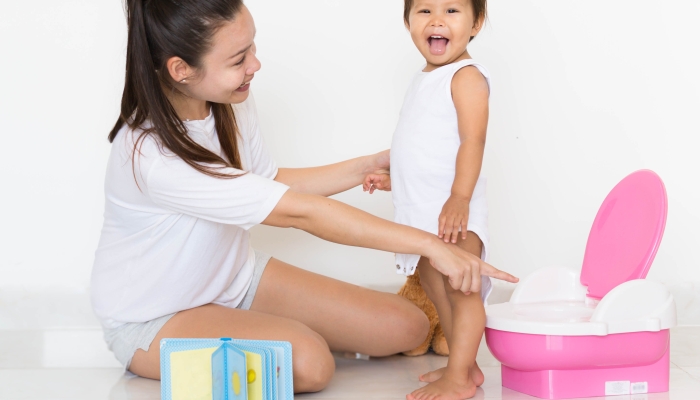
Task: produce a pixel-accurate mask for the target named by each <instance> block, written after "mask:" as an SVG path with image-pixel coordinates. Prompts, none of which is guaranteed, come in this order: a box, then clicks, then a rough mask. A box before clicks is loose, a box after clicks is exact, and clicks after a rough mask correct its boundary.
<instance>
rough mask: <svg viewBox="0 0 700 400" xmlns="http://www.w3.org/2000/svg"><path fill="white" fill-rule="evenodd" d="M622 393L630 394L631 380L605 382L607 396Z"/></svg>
mask: <svg viewBox="0 0 700 400" xmlns="http://www.w3.org/2000/svg"><path fill="white" fill-rule="evenodd" d="M621 394H630V381H610V382H605V395H606V396H617V395H621Z"/></svg>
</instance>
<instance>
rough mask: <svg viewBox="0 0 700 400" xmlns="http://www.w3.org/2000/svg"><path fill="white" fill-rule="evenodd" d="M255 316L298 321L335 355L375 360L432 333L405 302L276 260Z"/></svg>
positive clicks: (423, 318)
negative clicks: (356, 354)
mask: <svg viewBox="0 0 700 400" xmlns="http://www.w3.org/2000/svg"><path fill="white" fill-rule="evenodd" d="M251 310H254V311H258V312H262V313H266V314H272V315H276V316H279V317H283V318H288V319H292V320H296V321H299V322H301V323H303V324H304V325H306V326H308V327H309V328H311V329H312V330H314V331H316V332H318V333H319V334H320V335H321V336H323V338H324V339H325V340H326V342H327V343H328V346H329V347H330V349H331V350H333V351H344V352H353V353H355V352H357V353H363V354H368V355H371V356H376V357H381V356H388V355H391V354H396V353H400V352H403V351H407V350H411V349H413V348H415V347H416V346H418V345H420V344H421V343H423V341H424V340H425V338H426V336H427V335H428V329H429V323H428V318H427V317H426V316H425V314H423V312H422V311H421V310H420V309H419V308H418V307H416V306H414V305H413V304H412V303H411V302H410V301H408V300H406V299H404V298H403V297H400V296H398V295H395V294H390V293H381V292H376V291H373V290H369V289H364V288H361V287H358V286H355V285H351V284H349V283H345V282H341V281H338V280H335V279H331V278H328V277H325V276H321V275H318V274H314V273H312V272H308V271H305V270H303V269H299V268H296V267H294V266H291V265H289V264H286V263H283V262H281V261H279V260H275V259H274V258H273V259H271V260H270V262H269V263H268V265H267V268H266V269H265V272H264V274H263V276H262V279H261V281H260V286H259V287H258V291H257V293H256V295H255V300H254V301H253V305H252V307H251ZM295 354H296V353H295Z"/></svg>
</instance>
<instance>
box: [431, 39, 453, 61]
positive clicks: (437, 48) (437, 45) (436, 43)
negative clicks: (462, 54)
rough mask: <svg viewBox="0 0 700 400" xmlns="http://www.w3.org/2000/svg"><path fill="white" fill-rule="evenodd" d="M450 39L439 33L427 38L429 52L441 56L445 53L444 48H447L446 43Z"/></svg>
mask: <svg viewBox="0 0 700 400" xmlns="http://www.w3.org/2000/svg"><path fill="white" fill-rule="evenodd" d="M449 41H450V39H447V38H446V37H444V36H440V35H433V36H431V37H429V38H428V46H429V48H430V54H432V55H434V56H441V55H443V54H445V50H446V49H447V43H448V42H449Z"/></svg>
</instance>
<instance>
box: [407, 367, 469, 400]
mask: <svg viewBox="0 0 700 400" xmlns="http://www.w3.org/2000/svg"><path fill="white" fill-rule="evenodd" d="M444 372H445V373H443V375H442V377H440V378H439V379H438V380H436V381H435V382H432V383H430V384H428V385H427V386H424V387H422V388H420V389H417V390H415V391H414V392H413V393H411V394H409V395H407V396H406V400H433V399H439V400H463V399H470V398H472V397H474V395H475V394H476V385H475V384H474V381H473V379H472V378H471V376H469V375H467V376H466V377H457V376H453V374H449V373H447V371H444Z"/></svg>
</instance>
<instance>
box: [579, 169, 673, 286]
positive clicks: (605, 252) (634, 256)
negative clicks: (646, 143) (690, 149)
mask: <svg viewBox="0 0 700 400" xmlns="http://www.w3.org/2000/svg"><path fill="white" fill-rule="evenodd" d="M667 211H668V202H667V199H666V189H665V187H664V183H663V182H662V181H661V178H659V176H658V175H656V173H654V172H652V171H649V170H642V171H637V172H634V173H632V174H631V175H628V176H627V177H626V178H625V179H623V180H622V181H621V182H620V183H618V184H617V186H615V187H614V188H613V190H612V191H611V192H610V194H608V196H607V197H606V198H605V201H603V204H602V205H601V206H600V209H599V210H598V214H597V215H596V217H595V221H593V227H592V228H591V232H590V234H589V235H588V243H587V244H586V252H585V255H584V257H583V268H582V270H581V284H583V285H585V286H588V296H589V297H591V298H594V299H602V298H603V296H605V295H606V294H607V293H608V292H609V291H610V290H612V289H613V288H615V287H616V286H618V285H620V284H622V283H624V282H627V281H630V280H633V279H644V278H646V276H647V273H648V272H649V268H650V267H651V263H652V262H653V261H654V257H655V256H656V251H657V250H658V249H659V244H660V243H661V238H662V237H663V234H664V228H665V226H666V214H667Z"/></svg>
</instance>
